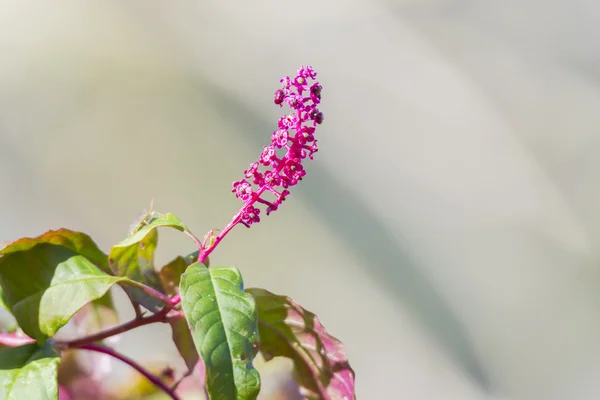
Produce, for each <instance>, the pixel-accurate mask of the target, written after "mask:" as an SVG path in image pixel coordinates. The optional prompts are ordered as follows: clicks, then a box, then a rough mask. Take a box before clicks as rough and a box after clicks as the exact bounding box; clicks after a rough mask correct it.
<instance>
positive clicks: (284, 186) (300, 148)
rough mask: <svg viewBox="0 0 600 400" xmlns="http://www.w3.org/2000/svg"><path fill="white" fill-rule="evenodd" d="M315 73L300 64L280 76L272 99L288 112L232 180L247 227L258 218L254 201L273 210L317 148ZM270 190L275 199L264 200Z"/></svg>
mask: <svg viewBox="0 0 600 400" xmlns="http://www.w3.org/2000/svg"><path fill="white" fill-rule="evenodd" d="M316 76H317V73H316V72H315V71H313V69H312V67H308V66H307V67H302V68H300V69H299V70H298V72H297V74H296V76H295V77H294V78H293V79H291V78H290V77H289V76H286V77H285V78H283V79H281V84H282V86H283V87H282V88H281V89H278V90H276V91H275V94H274V98H273V101H274V103H275V104H277V105H279V107H283V105H284V104H287V105H288V106H289V107H290V109H291V110H292V112H291V114H289V115H284V116H283V117H281V118H279V121H278V123H277V129H276V130H275V131H274V132H273V135H272V136H271V144H270V145H269V146H266V147H265V148H264V149H263V151H262V153H261V155H260V158H259V159H258V161H257V162H254V163H252V164H250V167H249V168H248V169H247V170H246V171H244V173H245V177H246V179H251V180H252V183H253V184H254V185H256V187H257V189H256V190H255V189H254V187H253V185H252V184H251V183H250V182H248V181H247V180H246V179H242V180H241V181H237V182H234V183H233V190H232V192H234V193H235V195H236V197H238V198H239V199H241V200H242V201H243V202H244V207H243V208H242V210H241V214H240V220H239V222H240V223H242V224H244V225H246V226H247V227H250V225H251V224H253V223H255V222H259V221H260V217H259V214H260V209H259V208H257V207H255V206H254V204H255V203H261V204H264V205H266V214H267V215H269V213H271V212H272V211H275V210H277V208H278V207H279V205H280V204H281V202H282V201H284V200H285V198H286V196H287V195H288V194H289V193H290V192H289V190H288V189H289V188H290V187H292V186H294V185H296V184H297V183H298V181H300V180H302V177H303V176H304V175H305V174H306V171H305V170H304V167H303V166H302V160H304V159H305V158H306V157H307V156H308V157H309V158H310V159H312V158H313V154H314V153H315V152H317V141H316V140H315V129H316V126H317V125H318V124H321V123H323V113H322V112H320V111H319V109H318V108H317V106H318V105H319V103H320V102H321V89H322V86H321V85H320V84H319V83H318V82H314V83H313V84H311V83H310V82H311V81H314V80H315V78H316ZM265 192H268V193H272V194H273V195H274V197H275V200H273V201H268V200H266V199H264V198H263V197H262V196H263V194H264V193H265Z"/></svg>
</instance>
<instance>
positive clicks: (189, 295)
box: [180, 263, 260, 400]
mask: <svg viewBox="0 0 600 400" xmlns="http://www.w3.org/2000/svg"><path fill="white" fill-rule="evenodd" d="M180 294H181V304H182V307H183V312H184V313H185V316H186V318H187V320H188V322H189V324H190V328H191V331H192V337H193V339H194V343H195V344H196V349H197V350H198V353H199V354H200V356H201V357H202V360H203V361H204V364H205V367H206V386H207V390H208V393H209V394H210V396H211V399H213V400H232V399H238V400H242V399H244V400H246V399H255V398H256V396H257V395H258V392H259V390H260V376H259V374H258V371H257V370H256V369H255V368H254V365H253V364H252V361H253V360H254V357H255V356H256V350H257V347H258V341H259V337H258V327H257V315H256V304H255V302H254V298H253V297H252V296H251V295H249V294H247V293H244V286H243V281H242V276H241V274H240V272H239V271H238V269H237V268H235V267H212V268H211V269H208V268H206V267H205V266H204V265H203V264H201V263H194V264H192V265H190V266H189V267H188V269H187V271H186V272H185V273H184V274H183V275H182V276H181V283H180Z"/></svg>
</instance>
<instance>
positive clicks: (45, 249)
mask: <svg viewBox="0 0 600 400" xmlns="http://www.w3.org/2000/svg"><path fill="white" fill-rule="evenodd" d="M23 248H24V249H25V250H23V251H13V250H14V249H10V248H5V249H4V250H2V253H3V254H4V255H3V256H2V257H0V286H2V288H3V292H4V300H5V302H6V305H7V306H8V308H9V309H10V311H11V312H12V314H13V315H14V316H15V318H16V320H17V322H18V324H19V326H20V327H21V329H23V331H24V332H25V333H26V334H27V335H29V336H30V337H32V338H34V339H36V340H37V342H38V343H40V344H41V343H43V342H44V341H45V340H46V339H47V338H48V337H52V336H54V334H55V333H56V332H57V331H58V330H59V329H60V328H61V327H63V326H64V325H65V324H66V323H67V322H68V321H69V319H70V318H71V317H72V316H73V314H75V313H76V312H77V311H78V310H79V309H81V307H83V306H84V305H86V304H87V303H89V302H90V301H92V300H96V299H99V298H101V297H102V296H104V294H105V293H106V292H107V291H108V290H109V289H110V287H111V286H112V285H113V284H115V283H117V282H122V281H125V280H126V279H125V278H121V277H115V276H112V275H108V274H106V273H105V272H103V271H102V270H101V269H100V268H98V267H97V266H96V265H95V264H93V263H92V262H91V261H90V260H89V259H88V258H86V257H84V256H83V255H81V254H79V253H77V252H75V251H73V250H71V249H69V248H67V247H62V246H60V245H55V244H50V243H39V244H36V245H34V246H33V247H31V246H29V247H23ZM7 249H8V250H7Z"/></svg>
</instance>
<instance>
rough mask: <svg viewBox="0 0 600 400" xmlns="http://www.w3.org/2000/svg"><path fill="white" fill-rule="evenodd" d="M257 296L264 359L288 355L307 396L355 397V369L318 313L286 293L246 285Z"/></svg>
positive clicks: (261, 349) (315, 397)
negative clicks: (306, 308)
mask: <svg viewBox="0 0 600 400" xmlns="http://www.w3.org/2000/svg"><path fill="white" fill-rule="evenodd" d="M246 292H248V293H250V294H252V296H253V297H254V299H255V300H256V306H257V308H258V319H259V321H258V323H259V332H260V351H261V353H262V354H263V356H264V357H265V359H266V360H267V361H268V360H271V359H272V358H273V357H287V358H290V359H291V360H292V361H293V362H294V368H295V375H296V381H297V382H298V385H299V386H300V392H301V394H302V395H303V396H304V397H306V398H308V399H326V400H327V399H331V400H336V399H348V400H349V399H354V398H355V397H356V396H355V394H354V371H353V370H352V368H351V367H350V364H349V363H348V356H347V355H346V351H345V350H344V345H343V344H342V343H341V342H340V341H339V340H337V339H336V338H334V337H333V336H331V335H330V334H329V333H327V331H326V330H325V327H324V326H323V325H322V324H321V322H319V319H318V318H317V316H316V315H315V314H313V313H311V312H310V311H307V310H305V309H304V308H302V307H301V306H300V305H298V303H296V302H294V301H293V300H292V299H290V298H289V297H286V296H278V295H275V294H273V293H271V292H269V291H267V290H264V289H247V290H246Z"/></svg>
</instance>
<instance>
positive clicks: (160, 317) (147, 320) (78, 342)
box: [56, 311, 168, 349]
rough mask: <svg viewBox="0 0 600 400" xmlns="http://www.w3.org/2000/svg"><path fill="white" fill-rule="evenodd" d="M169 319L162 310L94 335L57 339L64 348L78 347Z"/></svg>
mask: <svg viewBox="0 0 600 400" xmlns="http://www.w3.org/2000/svg"><path fill="white" fill-rule="evenodd" d="M167 319H168V318H167V313H165V312H162V311H161V312H159V313H156V314H154V315H151V316H149V317H142V318H136V319H133V320H131V321H129V322H125V323H123V324H121V325H117V326H115V327H112V328H109V329H106V330H103V331H100V332H98V333H94V334H92V335H89V336H85V337H82V338H80V339H75V340H66V341H59V340H57V341H56V343H57V344H58V345H59V346H61V347H64V348H71V349H72V348H78V347H81V346H83V345H86V344H89V343H93V342H98V341H100V340H104V339H106V338H109V337H111V336H115V335H118V334H120V333H123V332H127V331H129V330H131V329H134V328H137V327H139V326H144V325H148V324H153V323H155V322H166V321H167Z"/></svg>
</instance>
